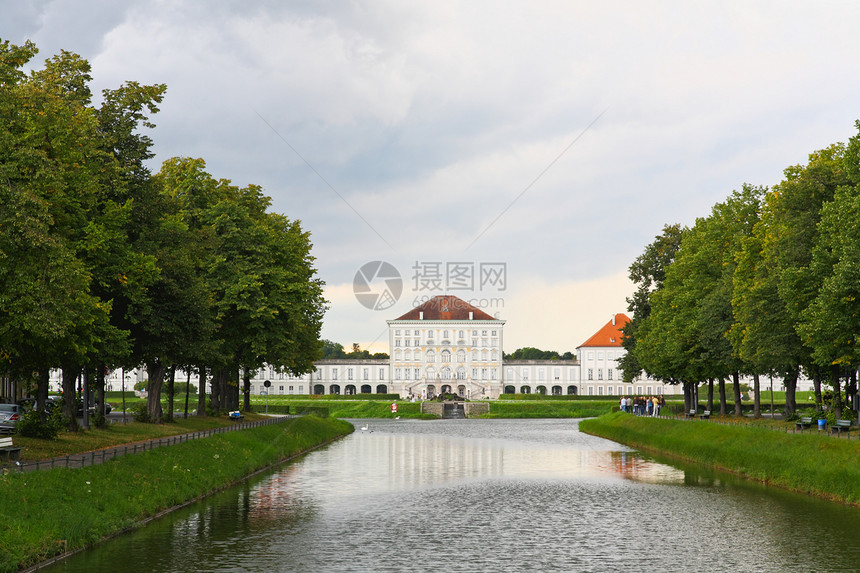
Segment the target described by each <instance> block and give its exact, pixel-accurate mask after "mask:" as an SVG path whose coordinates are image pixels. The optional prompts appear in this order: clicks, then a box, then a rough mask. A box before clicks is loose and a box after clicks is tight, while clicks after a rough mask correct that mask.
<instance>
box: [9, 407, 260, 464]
mask: <svg viewBox="0 0 860 573" xmlns="http://www.w3.org/2000/svg"><path fill="white" fill-rule="evenodd" d="M264 417H265V416H259V415H255V414H249V415H248V416H247V417H246V420H247V421H254V420H258V419H263V418H264ZM233 423H234V422H232V421H231V420H229V419H228V418H227V416H205V417H199V418H198V417H197V416H190V417H189V418H188V419H187V420H186V419H183V418H181V417H179V418H175V419H174V421H173V422H171V423H166V424H144V423H141V422H129V423H127V424H119V423H117V424H108V425H106V426H103V427H101V428H97V427H95V426H92V427H90V428H89V429H87V430H84V429H80V430H78V431H77V432H61V433H60V435H59V436H58V437H57V438H56V439H54V440H43V439H40V438H27V437H24V436H19V435H14V436H12V439H13V440H14V441H15V445H16V446H23V447H24V450H23V451H22V452H21V459H22V460H44V459H47V458H54V457H60V456H65V455H69V454H76V453H79V452H89V451H92V450H100V449H103V448H109V447H111V446H117V445H121V444H130V443H133V442H143V441H146V440H152V439H158V438H165V437H168V436H175V435H178V434H190V433H193V432H200V431H203V430H210V429H212V428H218V427H221V426H230V425H233Z"/></svg>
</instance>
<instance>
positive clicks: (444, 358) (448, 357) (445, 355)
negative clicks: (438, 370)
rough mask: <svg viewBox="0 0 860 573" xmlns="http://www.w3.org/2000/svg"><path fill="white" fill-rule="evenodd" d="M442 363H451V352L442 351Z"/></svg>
mask: <svg viewBox="0 0 860 573" xmlns="http://www.w3.org/2000/svg"><path fill="white" fill-rule="evenodd" d="M442 362H444V363H450V362H451V351H449V350H443V351H442Z"/></svg>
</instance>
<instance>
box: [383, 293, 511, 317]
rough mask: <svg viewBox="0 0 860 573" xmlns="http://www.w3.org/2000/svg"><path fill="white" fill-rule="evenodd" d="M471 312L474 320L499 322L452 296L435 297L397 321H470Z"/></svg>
mask: <svg viewBox="0 0 860 573" xmlns="http://www.w3.org/2000/svg"><path fill="white" fill-rule="evenodd" d="M470 312H471V313H472V320H498V319H496V318H493V317H492V316H490V315H489V314H487V313H486V312H484V311H483V310H481V309H480V308H477V307H475V306H472V305H471V304H469V303H468V302H466V301H465V300H463V299H461V298H457V297H456V296H453V295H450V294H442V295H439V296H434V297H433V298H431V299H430V300H428V301H427V302H425V303H424V304H422V305H421V306H416V307H415V308H413V309H412V310H410V311H409V312H407V313H406V314H404V315H403V316H401V317H400V318H398V319H396V320H469V313H470ZM421 313H424V314H423V315H422V314H421Z"/></svg>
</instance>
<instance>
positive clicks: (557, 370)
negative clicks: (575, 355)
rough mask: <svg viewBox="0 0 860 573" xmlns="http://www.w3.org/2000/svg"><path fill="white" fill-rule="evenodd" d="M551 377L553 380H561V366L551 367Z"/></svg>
mask: <svg viewBox="0 0 860 573" xmlns="http://www.w3.org/2000/svg"><path fill="white" fill-rule="evenodd" d="M552 379H553V380H561V368H553V370H552Z"/></svg>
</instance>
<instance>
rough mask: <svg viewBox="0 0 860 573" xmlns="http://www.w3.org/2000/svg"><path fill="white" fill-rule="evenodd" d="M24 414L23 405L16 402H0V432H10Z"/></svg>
mask: <svg viewBox="0 0 860 573" xmlns="http://www.w3.org/2000/svg"><path fill="white" fill-rule="evenodd" d="M23 415H24V407H23V406H19V405H18V404H0V433H2V434H11V433H13V432H14V431H15V424H17V423H18V420H20V419H21V416H23Z"/></svg>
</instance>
